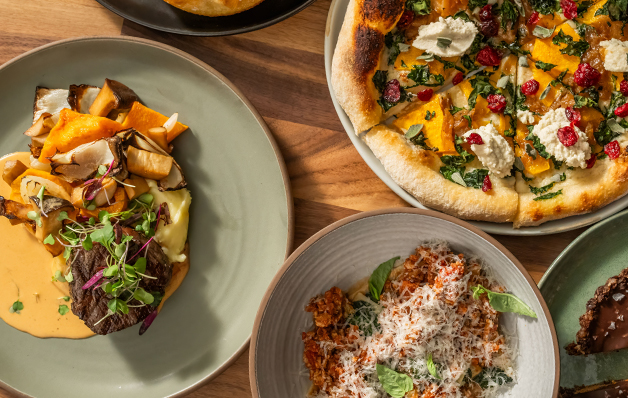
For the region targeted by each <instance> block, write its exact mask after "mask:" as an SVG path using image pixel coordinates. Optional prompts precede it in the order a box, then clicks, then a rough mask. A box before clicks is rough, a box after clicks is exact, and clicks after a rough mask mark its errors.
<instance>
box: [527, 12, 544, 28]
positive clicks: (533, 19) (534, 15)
mask: <svg viewBox="0 0 628 398" xmlns="http://www.w3.org/2000/svg"><path fill="white" fill-rule="evenodd" d="M539 19H541V18H539V13H538V12H536V11H534V12H533V13H532V14H531V15H530V18H528V23H529V24H530V25H536V24H537V22H539Z"/></svg>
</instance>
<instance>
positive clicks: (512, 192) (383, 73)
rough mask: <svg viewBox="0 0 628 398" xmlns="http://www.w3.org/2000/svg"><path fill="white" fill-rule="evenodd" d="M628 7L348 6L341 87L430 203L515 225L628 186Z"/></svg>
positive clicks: (351, 108)
mask: <svg viewBox="0 0 628 398" xmlns="http://www.w3.org/2000/svg"><path fill="white" fill-rule="evenodd" d="M627 7H628V1H626V0H598V1H597V2H594V1H588V0H583V1H580V2H578V3H577V2H574V1H572V0H351V1H350V3H349V6H348V9H347V13H346V16H345V19H344V23H343V26H342V29H341V32H340V36H339V38H338V44H337V47H336V50H335V53H334V58H333V63H332V85H333V88H334V92H335V95H336V98H337V99H338V102H339V103H340V105H341V106H342V108H343V109H344V111H345V112H346V113H347V115H348V116H349V118H350V119H351V122H352V123H353V127H354V129H355V132H356V134H358V135H359V136H360V137H361V139H362V140H363V141H364V142H365V143H366V144H367V145H368V146H369V147H370V149H371V150H372V151H373V153H374V154H375V156H376V157H377V158H378V159H379V160H380V161H381V163H382V165H383V166H384V168H385V169H386V171H387V172H388V173H389V174H390V176H391V177H392V178H393V180H394V181H395V182H396V183H397V184H399V185H400V186H401V187H402V188H404V189H405V190H406V191H408V192H409V193H411V194H412V195H413V196H414V197H416V198H417V199H418V200H419V201H420V202H421V203H423V204H425V205H426V206H429V207H432V208H435V209H438V210H440V211H443V212H446V213H449V214H452V215H455V216H457V217H460V218H464V219H470V220H479V221H492V222H512V223H513V226H514V227H515V228H518V227H522V226H534V225H539V224H541V223H544V222H546V221H550V220H556V219H560V218H564V217H568V216H572V215H578V214H584V213H589V212H592V211H595V210H597V209H599V208H601V207H603V206H605V205H607V204H609V203H611V202H612V201H615V200H617V199H619V198H620V197H622V196H624V195H625V194H626V193H627V192H628V154H627V153H626V146H627V145H628V134H626V131H628V100H627V96H628V26H627V25H628V10H627Z"/></svg>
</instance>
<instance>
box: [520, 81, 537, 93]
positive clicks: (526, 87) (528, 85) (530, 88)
mask: <svg viewBox="0 0 628 398" xmlns="http://www.w3.org/2000/svg"><path fill="white" fill-rule="evenodd" d="M539 87H541V85H540V84H539V82H537V81H536V80H534V79H530V80H528V81H527V82H525V83H523V85H522V86H521V91H522V92H523V93H524V94H525V95H534V94H536V92H537V91H539Z"/></svg>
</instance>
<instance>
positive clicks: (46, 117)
mask: <svg viewBox="0 0 628 398" xmlns="http://www.w3.org/2000/svg"><path fill="white" fill-rule="evenodd" d="M54 126H55V123H54V122H53V121H52V115H51V114H50V113H48V112H44V113H42V115H41V116H40V117H39V119H37V121H36V122H35V123H33V125H32V126H31V127H30V128H29V129H28V130H26V131H25V132H24V134H25V135H27V136H29V137H39V136H42V135H44V134H48V133H49V132H50V130H52V128H53V127H54Z"/></svg>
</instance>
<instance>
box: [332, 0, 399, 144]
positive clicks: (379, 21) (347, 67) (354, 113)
mask: <svg viewBox="0 0 628 398" xmlns="http://www.w3.org/2000/svg"><path fill="white" fill-rule="evenodd" d="M404 5H405V1H404V0H351V2H350V3H349V6H348V8H347V14H346V16H345V20H344V22H343V24H342V29H341V31H340V36H339V37H338V44H337V45H336V50H335V52H334V58H333V61H332V76H331V82H332V86H333V88H334V93H335V95H336V98H337V99H338V102H339V103H340V106H342V108H343V109H344V111H345V112H346V113H347V115H348V116H349V118H350V119H351V122H352V123H353V128H354V129H355V132H356V134H359V133H361V132H363V131H366V130H368V129H370V128H371V127H373V126H374V125H376V124H378V123H379V122H381V121H382V117H383V112H382V108H381V107H380V106H379V105H378V104H377V100H378V99H379V93H378V92H377V89H376V88H375V85H374V84H373V81H372V79H373V76H374V75H375V71H377V70H378V69H379V65H380V61H381V55H382V52H383V50H384V36H385V35H386V33H388V32H390V31H391V30H392V29H393V28H394V26H395V24H396V23H397V20H398V19H399V18H400V17H401V14H402V13H403V10H404Z"/></svg>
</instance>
